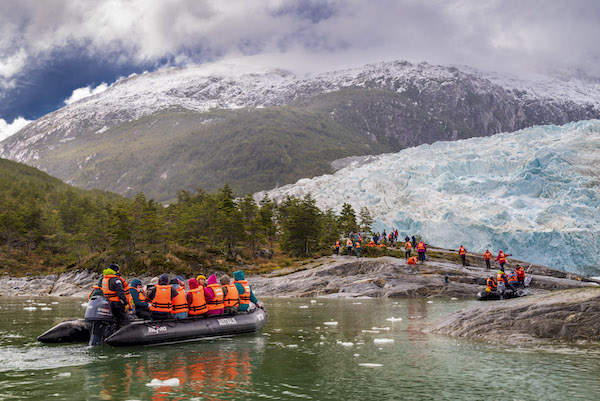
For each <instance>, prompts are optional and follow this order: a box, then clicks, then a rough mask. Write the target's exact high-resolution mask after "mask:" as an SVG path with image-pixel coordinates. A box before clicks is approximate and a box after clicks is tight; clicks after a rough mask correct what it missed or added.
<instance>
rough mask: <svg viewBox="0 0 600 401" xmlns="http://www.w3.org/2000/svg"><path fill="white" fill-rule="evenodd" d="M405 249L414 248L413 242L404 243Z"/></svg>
mask: <svg viewBox="0 0 600 401" xmlns="http://www.w3.org/2000/svg"><path fill="white" fill-rule="evenodd" d="M404 249H406V250H410V249H412V244H411V243H410V241H408V242H406V244H404Z"/></svg>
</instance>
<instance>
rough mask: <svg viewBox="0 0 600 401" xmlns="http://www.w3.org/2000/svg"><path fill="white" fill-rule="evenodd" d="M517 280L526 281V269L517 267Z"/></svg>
mask: <svg viewBox="0 0 600 401" xmlns="http://www.w3.org/2000/svg"><path fill="white" fill-rule="evenodd" d="M517 278H518V279H519V281H522V280H525V269H523V268H522V267H517Z"/></svg>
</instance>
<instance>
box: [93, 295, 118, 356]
mask: <svg viewBox="0 0 600 401" xmlns="http://www.w3.org/2000/svg"><path fill="white" fill-rule="evenodd" d="M85 320H86V321H87V322H89V324H90V342H89V345H100V344H102V343H103V342H104V339H105V338H106V337H108V336H110V335H111V334H112V333H114V331H115V330H116V328H117V324H116V319H115V316H114V315H113V313H112V311H111V309H110V302H109V301H108V299H106V298H104V297H97V298H94V299H92V300H91V301H90V303H89V304H88V306H87V308H86V310H85Z"/></svg>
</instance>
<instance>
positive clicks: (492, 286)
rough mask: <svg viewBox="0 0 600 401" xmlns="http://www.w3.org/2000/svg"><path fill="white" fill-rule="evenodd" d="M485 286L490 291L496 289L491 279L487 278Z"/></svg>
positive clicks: (494, 282)
mask: <svg viewBox="0 0 600 401" xmlns="http://www.w3.org/2000/svg"><path fill="white" fill-rule="evenodd" d="M487 286H488V288H489V289H490V290H493V289H495V288H496V287H498V285H497V284H496V281H494V279H493V278H489V277H488V279H487Z"/></svg>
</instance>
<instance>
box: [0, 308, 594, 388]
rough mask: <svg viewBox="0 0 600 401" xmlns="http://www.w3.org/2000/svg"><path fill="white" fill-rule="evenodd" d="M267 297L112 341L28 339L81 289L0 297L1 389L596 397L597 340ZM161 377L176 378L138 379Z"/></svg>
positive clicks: (416, 312)
mask: <svg viewBox="0 0 600 401" xmlns="http://www.w3.org/2000/svg"><path fill="white" fill-rule="evenodd" d="M265 301H266V302H265V303H266V305H267V306H268V311H269V322H268V324H267V326H266V327H265V328H264V329H263V331H262V332H260V333H257V334H252V335H244V336H238V337H233V338H220V339H214V340H203V341H197V342H188V343H182V344H171V345H164V346H152V347H138V348H127V349H113V348H110V347H108V346H103V347H98V348H88V347H87V346H86V345H53V346H48V345H42V344H40V343H38V342H37V341H36V336H37V335H39V334H40V333H42V332H43V331H45V330H46V329H48V328H50V327H51V326H53V325H54V324H56V323H58V322H60V321H62V320H65V319H68V318H76V317H80V316H81V315H82V314H83V312H84V308H83V307H82V306H81V302H82V300H74V299H56V298H17V299H12V300H8V299H6V298H0V322H1V323H0V400H13V399H14V400H86V399H88V400H113V399H114V400H232V399H244V400H259V399H276V400H294V399H312V400H403V399H405V400H485V399H503V400H599V399H600V382H599V380H600V347H543V348H539V347H535V348H528V347H525V348H520V349H514V348H512V347H507V346H502V345H497V346H496V345H489V344H482V343H477V342H472V341H467V340H458V339H450V338H446V337H442V336H435V335H427V334H424V333H423V332H422V331H421V329H422V328H423V326H424V325H425V324H426V323H427V322H430V321H432V320H434V319H436V318H437V317H440V316H442V315H445V314H447V313H449V312H451V311H454V310H457V309H459V308H462V307H464V306H466V305H467V304H468V303H467V302H464V301H450V300H447V301H434V302H433V303H427V301H426V300H421V299H419V300H396V301H395V300H372V299H360V300H325V299H317V300H313V301H316V302H311V300H310V299H290V300H287V299H266V300H265ZM52 302H58V303H57V304H52ZM41 303H45V304H46V305H41ZM29 306H35V307H36V308H37V309H35V310H32V311H27V310H24V309H23V308H25V307H29ZM42 308H51V310H42ZM391 317H395V318H398V317H401V318H402V320H401V321H396V322H391V321H388V320H386V319H388V318H391ZM331 321H336V322H338V324H337V325H325V324H324V323H325V322H331ZM374 327H376V328H379V329H373V328H374ZM386 328H389V329H386ZM363 330H366V331H363ZM377 331H378V332H377ZM375 339H378V340H379V341H383V343H375ZM386 340H387V342H386ZM391 340H393V342H392V341H391ZM361 364H377V365H381V366H368V365H367V366H364V365H361ZM170 378H177V379H179V380H180V384H179V386H175V387H148V386H147V385H146V384H148V383H150V382H151V381H152V379H161V380H166V379H170Z"/></svg>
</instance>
